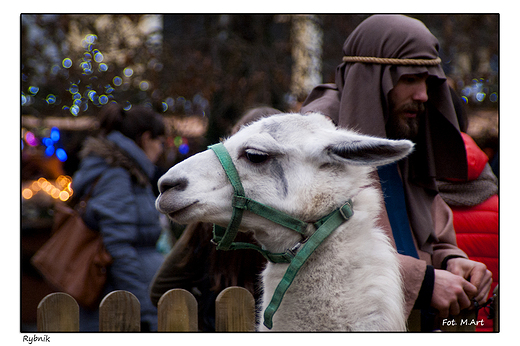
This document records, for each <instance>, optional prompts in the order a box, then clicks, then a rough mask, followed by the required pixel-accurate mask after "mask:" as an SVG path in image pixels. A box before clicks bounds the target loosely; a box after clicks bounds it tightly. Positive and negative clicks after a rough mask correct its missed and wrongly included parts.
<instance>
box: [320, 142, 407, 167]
mask: <svg viewBox="0 0 520 346" xmlns="http://www.w3.org/2000/svg"><path fill="white" fill-rule="evenodd" d="M413 146H414V144H413V143H412V142H411V141H409V140H391V139H385V138H377V137H369V136H362V135H355V136H352V135H349V136H348V138H347V139H346V140H345V139H344V140H342V141H340V142H337V143H336V144H331V145H330V146H328V147H327V150H328V152H329V153H330V154H331V155H333V156H336V157H339V158H341V159H344V160H347V161H348V162H349V163H351V164H355V165H368V166H383V165H386V164H389V163H392V162H394V161H398V160H400V159H402V158H404V157H405V156H407V155H408V154H410V153H411V152H412V150H413Z"/></svg>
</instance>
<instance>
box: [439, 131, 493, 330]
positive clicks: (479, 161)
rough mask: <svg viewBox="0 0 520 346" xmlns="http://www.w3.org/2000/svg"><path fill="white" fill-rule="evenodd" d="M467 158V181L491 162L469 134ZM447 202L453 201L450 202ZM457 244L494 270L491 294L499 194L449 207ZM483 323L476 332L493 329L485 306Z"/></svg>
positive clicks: (479, 173)
mask: <svg viewBox="0 0 520 346" xmlns="http://www.w3.org/2000/svg"><path fill="white" fill-rule="evenodd" d="M462 135H463V137H464V142H465V144H466V153H467V159H468V181H472V180H475V179H477V178H478V177H479V176H480V175H481V173H482V171H483V170H484V167H485V166H486V164H487V162H488V157H487V156H486V154H485V153H484V152H483V151H482V150H480V148H479V147H478V146H477V144H476V143H475V142H474V141H473V139H471V137H469V136H468V135H466V134H464V133H463V134H462ZM448 204H450V203H449V202H448ZM450 207H451V209H452V210H453V226H454V228H455V232H456V234H457V244H458V246H459V248H460V249H462V250H463V251H464V252H466V254H467V255H468V256H469V258H470V259H472V260H474V261H478V262H482V263H484V264H485V265H486V266H487V268H488V269H489V270H490V271H491V272H492V273H493V284H492V285H491V292H490V296H491V295H492V292H493V289H494V288H495V286H496V285H497V284H498V281H499V280H498V278H499V277H498V195H497V194H494V195H492V196H491V197H489V198H487V199H486V200H485V201H483V202H481V203H480V204H477V205H475V206H467V207H462V206H450ZM481 319H484V326H477V331H492V330H493V320H490V319H488V318H487V313H486V309H482V310H481V311H480V312H479V317H478V320H479V321H480V320H481Z"/></svg>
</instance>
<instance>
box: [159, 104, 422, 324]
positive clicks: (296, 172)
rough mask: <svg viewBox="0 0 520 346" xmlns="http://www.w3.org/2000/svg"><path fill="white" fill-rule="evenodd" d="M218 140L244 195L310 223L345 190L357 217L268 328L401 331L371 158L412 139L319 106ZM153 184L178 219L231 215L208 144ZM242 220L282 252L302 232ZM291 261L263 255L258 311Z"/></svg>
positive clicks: (406, 146) (401, 148) (396, 152)
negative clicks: (348, 126)
mask: <svg viewBox="0 0 520 346" xmlns="http://www.w3.org/2000/svg"><path fill="white" fill-rule="evenodd" d="M224 145H225V147H226V149H227V150H228V152H229V153H230V155H231V157H232V159H233V162H234V164H235V166H236V168H237V171H238V173H239V175H240V179H241V181H242V184H243V186H244V190H245V193H246V196H248V197H249V198H252V199H254V200H257V201H258V202H260V203H264V204H266V205H269V206H271V207H273V208H276V209H278V210H280V211H283V212H285V213H287V214H290V215H292V216H294V217H296V218H299V219H301V220H304V221H306V222H313V221H316V220H318V219H319V218H321V217H323V216H324V215H327V214H328V213H330V212H331V211H333V210H335V209H337V208H338V207H340V206H341V205H342V204H343V203H344V202H345V201H347V200H348V199H349V198H352V201H353V210H354V215H353V217H352V218H351V219H350V220H349V221H348V222H345V223H343V224H342V225H341V226H340V227H339V228H338V229H336V231H334V232H333V233H332V234H331V235H330V236H329V237H328V238H327V239H326V240H325V241H324V242H323V243H322V244H321V245H320V246H319V247H318V248H317V250H316V251H315V252H314V253H313V254H312V255H311V256H310V257H309V259H308V261H307V262H306V263H305V264H304V265H303V266H302V268H301V269H300V271H299V273H298V274H297V276H296V278H295V279H294V281H293V283H292V285H291V286H290V287H289V289H288V290H287V292H286V294H285V296H284V298H283V300H282V303H281V305H280V307H279V309H278V311H277V312H276V314H275V315H274V318H273V329H272V330H273V331H403V330H405V328H406V326H405V320H406V319H405V316H404V312H403V307H404V298H403V290H402V283H401V278H400V275H399V265H398V261H397V256H396V252H395V250H394V249H393V247H392V245H391V244H390V242H389V240H388V238H387V237H386V236H385V235H384V234H383V232H382V231H381V230H380V229H378V228H376V227H375V218H376V217H377V215H378V212H379V208H380V206H381V203H382V199H381V196H380V194H379V193H378V192H377V190H376V189H375V188H373V187H371V186H370V180H369V178H368V177H369V173H370V172H371V171H372V170H373V169H374V167H375V166H377V165H381V164H387V163H390V162H392V161H395V160H398V159H400V158H402V157H404V156H406V155H407V154H408V153H409V152H410V151H411V149H412V144H411V142H409V141H391V140H386V139H379V138H374V137H368V136H361V135H359V134H357V133H355V132H352V131H348V130H344V129H338V128H336V127H335V126H334V125H333V124H332V122H330V121H329V120H328V119H327V118H326V117H324V116H322V115H320V114H310V115H306V116H302V115H299V114H284V115H275V116H272V117H269V118H264V119H262V120H260V121H258V122H255V123H253V124H251V125H249V126H247V127H244V128H242V129H241V130H240V131H239V132H238V133H237V134H235V135H234V136H232V137H230V138H229V139H227V140H226V141H225V142H224ZM345 147H346V148H349V149H350V150H349V151H348V154H347V155H338V154H339V152H338V151H337V150H336V149H337V148H345ZM373 148H378V149H381V150H376V151H371V149H373ZM370 151H371V153H372V154H371V155H370V156H365V154H366V153H367V152H370ZM351 152H352V153H353V154H351ZM246 153H257V154H258V153H266V154H269V156H270V159H269V160H268V161H266V162H264V163H260V164H253V163H251V162H250V161H249V160H248V159H247V157H246ZM159 185H160V190H161V195H160V196H159V198H158V199H157V202H156V206H157V208H158V210H160V211H161V212H163V213H166V214H169V215H170V217H172V218H173V219H174V220H175V221H177V222H180V223H191V222H195V221H203V222H211V223H216V224H219V225H222V226H226V225H227V223H228V222H229V220H230V218H231V212H232V207H231V196H232V194H233V189H232V187H231V184H230V183H229V181H228V179H227V177H226V175H225V172H224V170H223V168H222V167H221V165H220V163H219V162H218V159H217V157H216V155H215V154H214V153H213V152H212V151H211V150H207V151H204V152H202V153H199V154H197V155H195V156H193V157H191V158H189V159H187V160H185V161H183V162H181V163H179V164H178V165H176V166H174V167H172V168H171V169H170V170H169V171H168V172H167V173H166V174H165V175H164V176H163V177H162V178H161V180H160V181H159ZM241 228H242V229H244V230H246V229H249V230H252V231H253V232H254V234H255V238H256V239H257V240H258V241H259V242H260V243H261V244H262V245H263V246H264V247H265V248H266V249H267V250H269V251H272V252H283V251H285V250H286V249H288V248H291V247H292V246H293V245H294V244H296V243H297V242H298V241H300V240H301V236H300V235H299V234H298V233H296V232H294V231H291V230H288V229H286V228H284V227H282V226H279V225H277V224H274V223H273V222H271V221H268V220H266V219H264V218H262V217H260V216H257V215H255V214H252V213H250V212H247V211H246V212H245V213H244V217H243V221H242V225H241ZM287 267H288V264H273V263H269V264H268V265H267V267H266V269H265V271H264V272H263V274H262V279H263V287H264V292H263V304H262V313H263V311H264V309H265V308H266V307H267V305H268V304H269V302H270V300H271V297H272V295H273V292H274V290H275V288H276V286H277V285H278V283H279V282H280V280H281V279H282V277H283V275H284V273H285V271H286V269H287ZM259 329H264V327H263V325H260V326H259Z"/></svg>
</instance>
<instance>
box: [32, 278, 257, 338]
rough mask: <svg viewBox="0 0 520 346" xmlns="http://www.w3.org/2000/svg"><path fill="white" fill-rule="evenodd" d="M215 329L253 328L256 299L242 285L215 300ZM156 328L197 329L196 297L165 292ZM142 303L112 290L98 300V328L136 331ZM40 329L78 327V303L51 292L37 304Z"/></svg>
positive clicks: (179, 291)
mask: <svg viewBox="0 0 520 346" xmlns="http://www.w3.org/2000/svg"><path fill="white" fill-rule="evenodd" d="M215 303H216V311H215V329H216V331H218V332H254V331H255V300H254V298H253V296H252V295H251V293H250V292H249V291H248V290H246V289H245V288H242V287H228V288H226V289H225V290H223V291H222V292H220V294H219V295H218V296H217V299H216V301H215ZM157 319H158V331H160V332H196V331H197V330H198V316H197V301H196V300H195V298H194V297H193V295H192V294H191V293H190V292H188V291H186V290H183V289H172V290H170V291H168V292H166V293H165V294H164V295H163V296H162V297H161V299H160V300H159V303H158V305H157ZM140 329H141V304H140V303H139V300H138V299H137V298H136V297H135V296H134V295H133V294H132V293H130V292H128V291H114V292H111V293H109V294H108V295H106V296H105V297H104V298H103V300H102V301H101V303H100V304H99V331H100V332H139V331H140ZM37 330H38V331H39V332H77V331H79V305H78V303H77V302H76V300H75V299H74V298H72V297H71V296H70V295H68V294H66V293H62V292H58V293H51V294H49V295H47V296H46V297H44V298H43V299H42V300H41V301H40V304H38V312H37Z"/></svg>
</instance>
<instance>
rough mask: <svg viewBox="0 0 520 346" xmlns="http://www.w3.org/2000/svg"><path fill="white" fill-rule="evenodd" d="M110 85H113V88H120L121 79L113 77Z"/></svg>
mask: <svg viewBox="0 0 520 346" xmlns="http://www.w3.org/2000/svg"><path fill="white" fill-rule="evenodd" d="M112 83H114V85H115V86H120V85H121V84H123V79H122V78H121V77H119V76H115V77H114V79H112Z"/></svg>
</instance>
